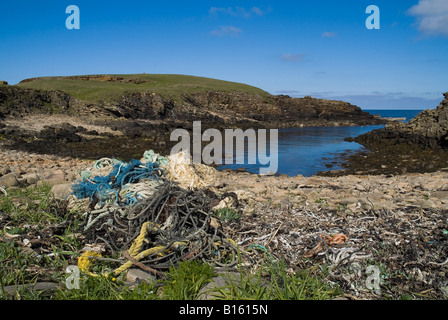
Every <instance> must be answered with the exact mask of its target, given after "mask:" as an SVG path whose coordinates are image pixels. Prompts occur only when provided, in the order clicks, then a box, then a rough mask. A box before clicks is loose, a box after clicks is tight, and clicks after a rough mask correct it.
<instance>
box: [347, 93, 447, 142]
mask: <svg viewBox="0 0 448 320" xmlns="http://www.w3.org/2000/svg"><path fill="white" fill-rule="evenodd" d="M444 97H445V99H444V100H443V101H442V102H441V103H440V105H439V106H438V107H437V108H436V109H432V110H425V111H423V112H421V113H420V114H419V115H417V116H416V117H415V118H413V119H411V120H410V121H409V122H408V123H399V122H394V123H390V124H387V125H386V126H385V128H383V129H378V130H374V131H371V132H368V133H366V134H363V135H361V136H359V137H357V138H355V139H354V140H355V141H356V142H358V143H360V144H362V145H364V146H366V147H368V148H370V149H372V148H381V147H382V146H384V145H386V144H387V145H399V144H408V145H411V144H412V145H418V146H421V147H423V148H431V149H447V148H448V92H447V93H444Z"/></svg>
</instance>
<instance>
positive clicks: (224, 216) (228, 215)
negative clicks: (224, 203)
mask: <svg viewBox="0 0 448 320" xmlns="http://www.w3.org/2000/svg"><path fill="white" fill-rule="evenodd" d="M215 215H216V216H217V217H218V218H220V219H221V220H223V221H230V220H238V219H240V218H241V213H240V212H238V211H237V210H235V209H229V208H221V209H218V210H216V211H215Z"/></svg>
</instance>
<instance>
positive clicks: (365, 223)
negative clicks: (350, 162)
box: [0, 148, 448, 299]
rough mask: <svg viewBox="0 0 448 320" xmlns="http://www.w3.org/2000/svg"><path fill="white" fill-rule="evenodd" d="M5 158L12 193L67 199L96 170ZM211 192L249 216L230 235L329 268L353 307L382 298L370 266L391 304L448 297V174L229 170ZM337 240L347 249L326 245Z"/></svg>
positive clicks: (72, 162) (12, 155)
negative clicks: (44, 187) (46, 191)
mask: <svg viewBox="0 0 448 320" xmlns="http://www.w3.org/2000/svg"><path fill="white" fill-rule="evenodd" d="M0 156H1V157H2V160H3V161H2V162H1V166H0V174H1V177H0V186H2V187H3V188H4V190H5V191H6V193H8V192H9V191H11V190H13V189H14V188H24V187H30V186H36V185H41V184H43V183H46V184H48V185H50V186H52V190H51V193H52V194H53V195H54V196H55V197H56V198H58V199H61V200H62V199H65V198H66V197H67V196H68V195H69V193H70V192H71V189H70V186H71V185H72V183H73V182H74V181H75V180H76V179H77V178H78V177H79V173H80V172H81V170H84V169H85V168H87V167H91V166H92V164H93V162H92V161H87V160H82V159H78V158H71V157H59V156H54V155H40V154H34V153H27V152H24V151H11V150H8V149H5V148H0ZM209 187H210V188H211V189H212V190H214V191H215V192H218V193H220V194H226V193H235V194H236V195H237V198H238V206H237V209H238V210H241V212H242V216H241V218H240V219H239V220H238V221H237V222H228V223H225V224H224V230H225V231H226V232H227V234H228V235H229V236H231V237H232V239H233V240H234V241H236V242H238V243H239V244H240V248H241V250H245V249H247V248H250V247H249V246H250V245H251V244H253V243H256V244H257V245H259V246H261V247H262V248H264V250H266V251H267V252H269V254H271V255H272V256H273V257H276V258H278V259H281V260H282V261H285V262H286V263H287V264H288V265H289V266H290V267H291V270H293V269H295V268H313V266H316V264H317V265H327V266H328V267H329V273H328V279H327V280H328V281H330V282H333V283H337V284H338V286H340V287H341V288H342V290H343V291H344V292H345V294H344V295H343V296H342V298H344V299H371V298H378V297H380V295H381V294H380V293H378V292H372V291H371V290H368V289H367V288H366V285H365V281H366V280H365V279H366V277H367V275H366V273H365V269H366V268H367V267H368V266H369V265H376V266H380V267H381V268H382V269H381V275H382V276H383V281H384V283H382V286H381V287H382V288H383V293H382V295H383V297H384V296H389V297H391V298H399V297H400V296H401V295H402V294H406V293H409V292H415V293H420V292H423V294H424V295H425V296H426V297H432V298H443V299H444V298H446V297H448V282H447V281H446V280H445V279H446V276H445V274H446V266H447V264H446V261H445V259H446V257H447V255H448V251H447V248H448V247H447V246H446V241H448V231H447V230H448V215H447V212H448V172H433V173H422V174H418V173H405V174H401V175H345V176H340V177H319V176H314V177H303V176H296V177H288V176H279V177H274V176H260V175H254V174H250V173H247V172H236V171H231V170H224V171H217V172H216V176H215V179H214V180H213V183H212V184H211V185H210V186H209ZM0 196H2V195H0ZM11 201H12V202H13V203H16V202H17V203H20V201H21V200H20V199H11ZM334 235H343V236H344V239H345V240H344V241H343V242H340V243H338V244H333V245H331V244H328V245H327V247H325V246H323V245H322V244H321V241H322V239H327V238H328V239H330V238H331V237H333V236H334ZM260 255H261V256H260ZM262 259H263V256H262V253H261V252H260V253H258V254H255V253H252V254H247V253H246V254H245V255H244V258H243V261H244V263H243V265H244V266H245V267H247V268H255V267H256V266H257V265H258V264H259V263H260V261H261V260H262ZM251 261H252V262H251ZM291 272H293V271H291Z"/></svg>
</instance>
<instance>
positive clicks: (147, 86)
mask: <svg viewBox="0 0 448 320" xmlns="http://www.w3.org/2000/svg"><path fill="white" fill-rule="evenodd" d="M110 76H112V77H119V78H123V79H124V81H122V82H116V81H100V80H80V79H76V78H74V77H73V78H71V77H44V78H38V79H36V80H33V81H29V82H24V83H20V84H18V86H19V87H22V88H31V89H38V90H61V91H64V92H66V93H68V94H70V95H72V96H73V97H75V98H78V99H80V100H85V101H110V100H113V99H114V98H117V97H119V96H120V95H122V94H123V93H124V92H141V91H148V92H154V93H156V94H159V95H161V96H162V97H164V98H166V99H172V100H174V101H179V100H180V99H181V97H182V95H183V94H190V93H194V92H201V91H224V92H242V93H247V94H254V95H259V96H262V97H265V96H268V95H269V93H267V92H265V91H263V90H261V89H259V88H256V87H253V86H249V85H246V84H241V83H236V82H229V81H222V80H216V79H210V78H203V77H195V76H187V75H170V74H129V75H110ZM130 79H131V80H145V81H147V82H144V83H140V84H136V83H129V82H126V81H127V80H130Z"/></svg>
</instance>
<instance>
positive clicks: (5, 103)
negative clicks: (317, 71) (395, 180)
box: [0, 79, 384, 128]
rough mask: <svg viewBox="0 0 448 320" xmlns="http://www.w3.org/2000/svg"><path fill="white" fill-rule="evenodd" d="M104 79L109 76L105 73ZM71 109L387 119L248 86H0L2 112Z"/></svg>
mask: <svg viewBox="0 0 448 320" xmlns="http://www.w3.org/2000/svg"><path fill="white" fill-rule="evenodd" d="M102 81H107V80H106V79H102ZM37 113H39V114H67V115H73V116H77V117H86V118H89V120H92V119H94V120H98V121H103V120H111V119H123V118H124V119H129V120H132V121H134V120H163V121H177V122H183V123H185V124H187V123H191V122H192V121H199V120H200V121H202V122H203V123H204V124H217V125H219V124H222V125H224V124H225V125H229V124H230V125H238V126H240V127H266V128H273V127H278V128H280V127H294V126H309V125H312V126H334V125H340V126H354V125H369V124H379V123H384V120H382V119H378V118H375V117H374V116H373V115H371V114H369V113H367V112H363V111H362V110H361V109H360V108H359V107H357V106H354V105H351V104H349V103H347V102H343V101H332V100H323V99H313V98H310V97H306V98H291V97H289V96H267V97H262V96H259V95H252V94H247V93H242V92H224V91H201V92H193V93H191V94H185V95H183V96H182V100H181V101H173V100H171V99H168V98H164V97H162V96H160V95H158V94H156V93H153V92H148V91H140V92H139V91H137V92H127V93H125V94H123V95H121V96H120V97H118V98H115V99H113V100H112V101H107V102H104V101H81V100H79V99H76V98H74V97H72V96H70V95H69V94H67V93H65V92H62V91H56V90H48V91H46V90H35V89H24V88H20V87H17V86H3V87H0V115H2V116H3V117H9V116H12V117H21V116H23V115H26V114H37Z"/></svg>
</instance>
